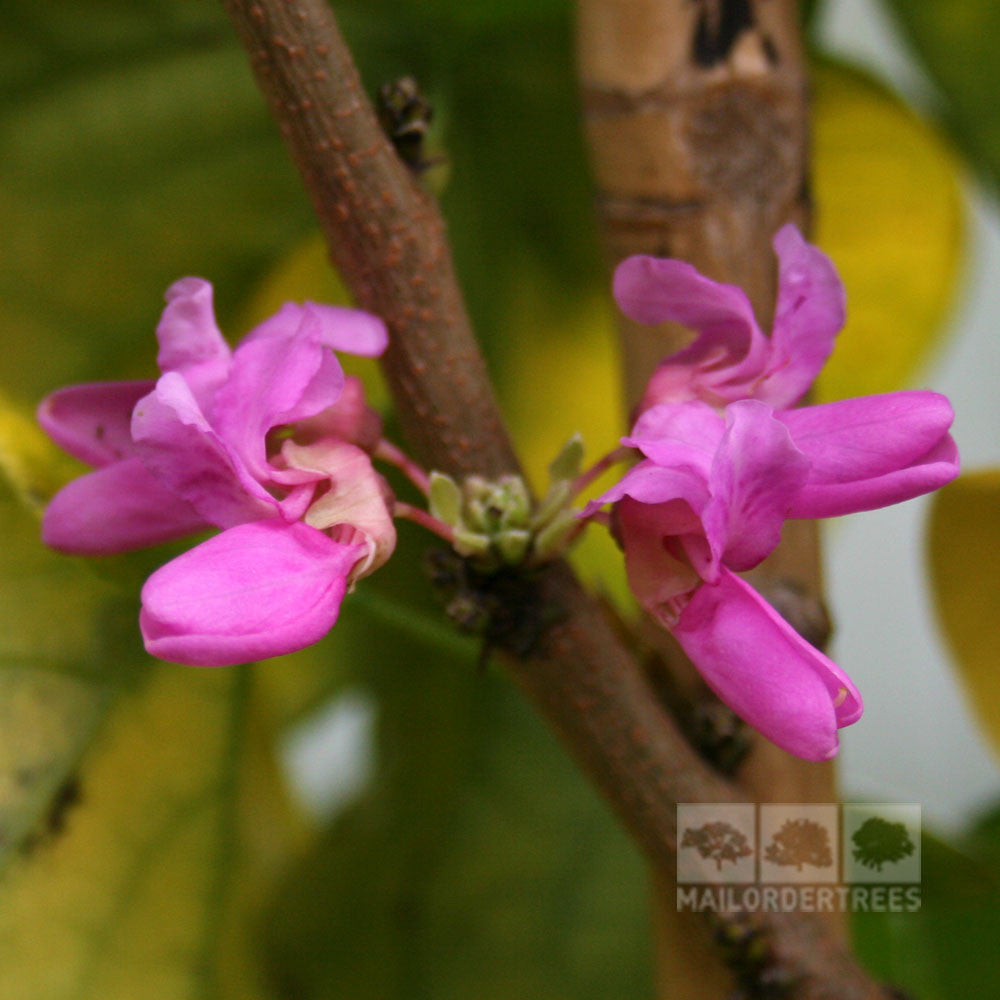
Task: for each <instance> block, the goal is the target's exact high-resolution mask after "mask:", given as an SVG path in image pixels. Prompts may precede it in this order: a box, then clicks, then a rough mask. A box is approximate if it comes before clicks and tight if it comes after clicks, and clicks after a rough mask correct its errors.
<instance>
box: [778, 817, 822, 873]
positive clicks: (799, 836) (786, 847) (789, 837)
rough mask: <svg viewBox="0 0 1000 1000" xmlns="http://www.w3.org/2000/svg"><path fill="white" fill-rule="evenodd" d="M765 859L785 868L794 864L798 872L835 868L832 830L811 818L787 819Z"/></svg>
mask: <svg viewBox="0 0 1000 1000" xmlns="http://www.w3.org/2000/svg"><path fill="white" fill-rule="evenodd" d="M764 858H765V859H766V860H767V861H770V862H771V864H773V865H780V866H781V867H783V868H784V867H787V866H791V865H794V866H795V868H796V870H797V871H802V866H803V865H811V866H812V867H813V868H829V867H831V865H833V851H832V849H831V846H830V831H829V830H828V829H827V828H826V827H825V826H823V825H822V824H821V823H817V822H815V821H814V820H811V819H789V820H786V821H785V823H784V825H783V826H782V827H781V829H780V830H778V832H777V833H776V834H775V835H774V836H773V837H772V838H771V843H770V844H768V845H767V847H766V848H765V850H764Z"/></svg>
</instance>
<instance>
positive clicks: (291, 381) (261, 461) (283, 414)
mask: <svg viewBox="0 0 1000 1000" xmlns="http://www.w3.org/2000/svg"><path fill="white" fill-rule="evenodd" d="M299 318H300V321H301V322H300V325H299V327H298V329H297V330H296V332H295V333H294V334H292V335H290V336H282V337H278V336H274V337H259V338H258V339H256V340H251V341H244V343H242V344H240V346H239V347H238V348H237V349H236V353H235V354H234V355H233V365H232V369H231V371H230V374H229V378H228V380H227V381H226V384H225V385H224V386H222V388H221V389H220V390H219V392H218V393H217V394H216V398H215V405H214V409H213V414H212V417H213V419H212V423H213V426H214V427H215V429H216V430H217V431H218V434H219V437H220V438H221V439H222V440H223V441H225V442H226V444H227V445H228V446H229V447H230V448H231V449H232V450H233V451H235V452H236V453H237V454H239V455H240V457H241V458H242V460H243V462H244V463H245V464H246V466H247V468H248V469H249V470H250V471H251V472H252V474H253V475H254V476H255V477H256V478H257V479H260V480H267V479H269V478H270V477H271V475H272V472H273V470H272V468H271V466H270V464H269V463H268V461H267V453H266V438H267V434H268V431H270V430H271V429H272V428H274V427H277V426H279V425H281V424H289V423H293V422H294V421H296V420H302V419H305V418H307V417H314V416H315V415H316V414H317V413H321V412H322V411H323V410H325V409H327V408H329V407H330V406H332V405H333V404H334V403H335V402H336V401H337V397H338V396H339V395H340V392H341V390H342V389H343V387H344V372H343V369H342V368H341V367H340V362H339V361H338V360H337V357H336V355H335V354H334V353H333V352H332V351H331V350H329V349H328V348H326V347H324V346H323V344H322V342H321V340H320V321H319V318H318V317H317V316H316V315H315V314H314V313H313V311H312V310H311V309H310V308H308V307H307V308H303V309H302V310H301V311H300V313H299Z"/></svg>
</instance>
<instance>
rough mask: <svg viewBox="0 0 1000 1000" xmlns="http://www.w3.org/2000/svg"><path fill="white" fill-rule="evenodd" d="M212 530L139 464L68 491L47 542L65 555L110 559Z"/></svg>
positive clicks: (55, 501) (51, 520)
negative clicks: (204, 530) (124, 553)
mask: <svg viewBox="0 0 1000 1000" xmlns="http://www.w3.org/2000/svg"><path fill="white" fill-rule="evenodd" d="M205 527H207V525H206V523H205V521H204V519H203V518H202V517H200V516H199V515H198V513H197V512H196V511H195V510H194V508H193V507H191V505H190V504H188V503H185V502H184V501H183V500H181V499H180V498H179V497H177V496H175V495H174V494H173V493H171V492H169V491H168V490H167V489H166V488H165V487H164V486H162V485H161V484H160V483H159V482H158V481H157V480H156V479H154V478H153V477H152V476H151V475H150V474H149V472H148V471H147V470H146V467H145V466H144V465H143V464H142V462H141V461H139V459H137V458H129V459H126V460H125V461H123V462H114V463H112V464H111V465H106V466H104V467H103V468H101V469H98V470H97V471H96V472H91V473H89V474H88V475H86V476H81V477H80V478H79V479H74V480H73V482H71V483H69V484H68V485H66V486H64V487H63V488H62V489H61V490H60V491H59V492H58V493H57V494H56V495H55V496H54V497H53V498H52V502H51V503H50V504H49V506H48V507H47V508H46V510H45V516H44V518H43V519H42V540H43V541H44V542H45V544H46V545H50V546H51V547H52V548H54V549H59V550H60V551H62V552H72V553H75V554H77V555H88V556H97V555H110V554H112V553H115V552H129V551H131V550H133V549H141V548H145V547H146V546H148V545H159V544H160V542H166V541H169V540H170V539H173V538H181V537H183V536H184V535H190V534H191V533H192V532H195V531H201V530H202V529H203V528H205Z"/></svg>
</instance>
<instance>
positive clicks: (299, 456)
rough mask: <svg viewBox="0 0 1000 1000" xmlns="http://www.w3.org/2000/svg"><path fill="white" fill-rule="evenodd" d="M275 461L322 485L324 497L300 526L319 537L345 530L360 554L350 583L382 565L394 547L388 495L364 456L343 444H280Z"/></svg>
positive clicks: (316, 503) (334, 442)
mask: <svg viewBox="0 0 1000 1000" xmlns="http://www.w3.org/2000/svg"><path fill="white" fill-rule="evenodd" d="M281 455H282V458H284V459H285V461H286V462H287V463H288V464H289V466H291V467H292V468H295V469H305V470H307V471H310V472H314V473H317V474H319V475H321V476H323V478H324V479H326V481H327V484H328V489H327V490H326V492H324V493H322V495H321V496H320V497H319V499H318V500H316V501H315V502H314V503H313V504H312V506H311V507H310V508H309V509H308V510H307V511H306V513H305V522H306V524H309V525H312V527H314V528H318V529H319V530H321V531H327V530H329V529H331V528H338V527H345V526H346V527H350V528H351V529H352V530H353V531H354V532H356V533H358V534H359V535H360V536H361V538H363V540H364V545H365V549H366V554H365V557H364V559H363V560H362V561H360V562H359V563H358V565H357V566H356V567H355V570H354V573H353V574H352V581H353V580H354V579H359V578H360V577H362V576H367V575H368V574H369V573H372V572H374V571H375V570H376V569H378V568H379V566H381V565H383V563H385V561H386V560H387V559H388V558H389V556H390V555H392V552H393V549H395V547H396V526H395V524H394V523H393V520H392V513H391V506H392V494H391V492H390V490H389V486H388V484H387V483H386V481H385V480H384V479H383V478H382V476H380V475H379V474H378V473H377V472H376V471H375V469H374V467H373V466H372V463H371V459H370V458H369V457H368V455H367V454H366V453H365V452H364V451H362V450H361V449H360V448H357V447H355V446H354V445H352V444H348V443H347V442H346V441H329V440H324V441H320V442H317V443H316V444H312V445H307V446H303V445H299V444H296V443H295V442H294V441H286V442H285V444H284V447H283V448H282V450H281Z"/></svg>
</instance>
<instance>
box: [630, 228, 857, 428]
mask: <svg viewBox="0 0 1000 1000" xmlns="http://www.w3.org/2000/svg"><path fill="white" fill-rule="evenodd" d="M774 249H775V251H776V252H777V254H778V300H777V305H776V308H775V315H774V327H773V329H772V331H771V336H770V338H768V337H765V336H764V334H763V333H761V331H760V327H758V326H757V321H756V319H755V318H754V313H753V307H752V306H751V305H750V300H749V299H748V298H747V297H746V294H745V293H744V291H743V289H741V288H737V287H736V286H735V285H724V284H720V283H719V282H715V281H712V280H711V279H709V278H706V277H704V276H703V275H701V274H699V273H698V272H697V271H696V270H695V269H694V268H693V267H692V266H691V265H690V264H688V263H686V262H685V261H681V260H670V259H663V258H659V257H629V258H628V259H627V260H624V261H622V263H621V264H619V266H618V269H617V270H616V271H615V277H614V293H615V299H616V301H617V302H618V305H619V307H620V308H621V310H622V312H624V313H625V315H626V316H628V317H629V318H630V319H634V320H635V321H636V322H639V323H649V324H656V323H666V322H672V323H680V324H681V325H682V326H687V327H690V328H692V329H694V330H697V331H698V336H697V337H696V338H695V340H694V341H693V343H691V344H690V345H689V346H688V347H686V348H684V350H682V351H678V352H677V353H676V354H672V355H670V357H668V358H666V359H665V360H664V361H663V362H662V363H661V364H660V366H659V367H658V368H657V370H656V372H655V373H654V374H653V377H652V378H651V379H650V381H649V385H648V386H647V388H646V392H645V395H644V396H643V399H642V402H641V403H640V409H646V408H647V407H650V406H655V405H656V404H657V403H666V402H684V401H685V400H691V399H700V400H702V401H703V402H706V403H711V404H712V405H713V406H724V405H725V404H726V403H731V402H733V401H735V400H737V399H760V400H762V401H763V402H765V403H770V404H771V406H773V407H775V408H776V409H781V408H784V407H787V406H791V405H793V404H794V403H796V402H797V401H798V400H799V399H801V398H802V396H803V395H804V394H805V392H806V390H807V389H808V388H809V386H810V385H812V382H813V380H814V379H815V378H816V376H817V375H818V374H819V370H820V369H821V368H822V367H823V364H824V362H825V361H826V359H827V358H828V357H829V356H830V352H831V351H832V350H833V341H834V338H835V337H836V335H837V334H838V333H839V332H840V329H841V327H842V326H843V325H844V314H845V312H844V288H843V286H842V285H841V283H840V279H839V278H838V277H837V272H836V271H835V270H834V267H833V264H832V263H831V262H830V260H829V259H828V258H827V257H826V256H825V255H824V254H823V253H822V252H821V251H819V250H817V249H816V247H814V246H811V245H810V244H808V243H806V241H805V240H804V239H803V238H802V236H801V234H800V233H799V231H798V230H797V229H796V228H795V226H793V225H791V224H789V225H786V226H783V227H782V228H781V229H779V230H778V232H777V234H776V235H775V237H774Z"/></svg>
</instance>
